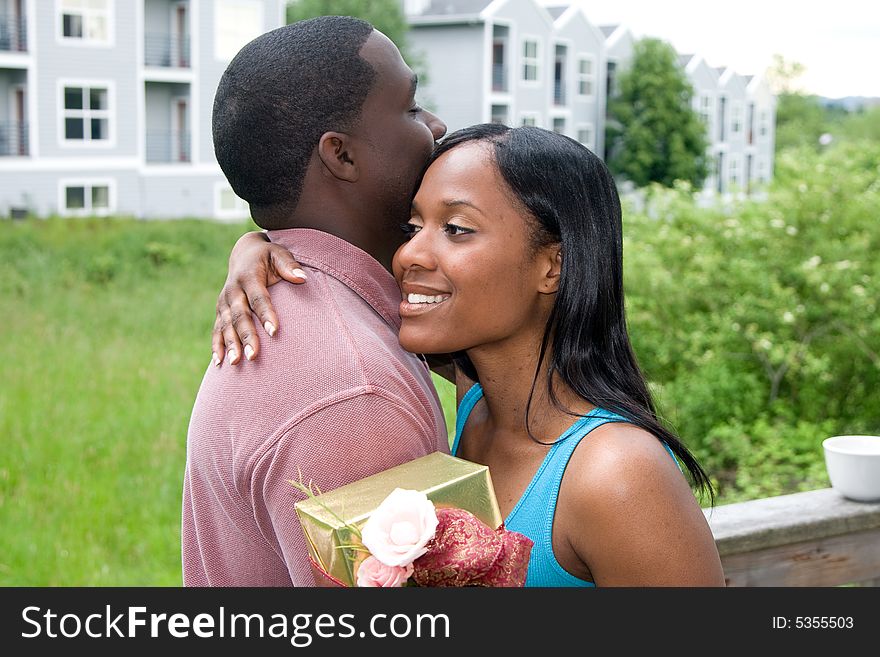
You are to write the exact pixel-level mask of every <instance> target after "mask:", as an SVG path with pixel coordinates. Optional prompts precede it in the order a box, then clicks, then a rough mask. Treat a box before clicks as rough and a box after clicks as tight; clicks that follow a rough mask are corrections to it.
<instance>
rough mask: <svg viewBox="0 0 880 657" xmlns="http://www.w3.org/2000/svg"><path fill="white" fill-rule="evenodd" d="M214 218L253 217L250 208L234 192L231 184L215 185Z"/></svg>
mask: <svg viewBox="0 0 880 657" xmlns="http://www.w3.org/2000/svg"><path fill="white" fill-rule="evenodd" d="M214 216H215V217H217V219H247V218H248V217H249V216H251V213H250V206H249V205H248V203H247V201H244V200H242V199H241V198H239V197H238V195H237V194H236V193H235V192H234V191H232V187H230V186H229V183H226V182H218V183H215V185H214Z"/></svg>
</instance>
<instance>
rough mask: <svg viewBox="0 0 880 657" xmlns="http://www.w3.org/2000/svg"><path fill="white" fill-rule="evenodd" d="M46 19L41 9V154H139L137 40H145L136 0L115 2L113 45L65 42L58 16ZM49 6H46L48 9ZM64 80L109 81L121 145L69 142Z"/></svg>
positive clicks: (38, 86) (38, 88)
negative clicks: (140, 35)
mask: <svg viewBox="0 0 880 657" xmlns="http://www.w3.org/2000/svg"><path fill="white" fill-rule="evenodd" d="M54 4H55V3H54V2H53V3H52V12H51V13H52V18H53V19H52V20H46V18H48V16H47V17H46V18H43V14H42V13H41V15H40V17H41V20H37V21H35V23H36V26H37V34H36V40H37V44H36V48H37V53H38V63H39V67H38V70H39V75H38V76H37V80H36V81H35V84H34V85H32V89H33V91H34V92H36V94H37V98H36V100H37V107H38V119H39V121H38V125H37V126H35V129H38V130H39V131H40V133H39V143H40V156H42V157H59V156H65V157H76V156H86V157H93V156H95V155H100V156H112V157H120V156H131V157H134V156H136V155H137V154H138V137H139V129H138V124H137V120H138V99H139V96H138V88H137V85H138V76H137V74H136V71H137V70H138V65H139V64H138V62H139V57H138V53H137V49H136V47H135V44H137V43H139V39H138V30H139V27H138V24H137V7H136V4H135V3H134V2H116V3H114V8H115V9H114V20H113V22H112V25H111V29H112V35H113V36H112V40H111V41H112V43H111V45H110V46H88V45H83V44H79V43H73V44H72V43H63V42H61V40H60V38H59V37H58V35H57V30H58V27H57V26H58V22H57V20H56V19H55V16H54V9H55V7H54ZM44 11H45V9H44ZM62 80H94V81H96V82H102V81H106V82H108V83H109V85H108V86H109V87H110V88H111V89H112V90H113V92H112V95H111V101H110V102H111V106H110V111H111V119H110V120H111V121H112V123H113V126H112V128H111V134H113V135H115V146H112V147H105V146H103V145H101V146H95V145H91V144H88V145H83V146H80V145H78V144H64V145H62V142H63V134H62V133H61V127H62V125H63V121H62V120H61V117H60V116H59V112H60V111H61V108H62V107H63V105H62V99H61V98H60V94H61V93H63V90H61V88H60V86H59V85H60V82H61V81H62Z"/></svg>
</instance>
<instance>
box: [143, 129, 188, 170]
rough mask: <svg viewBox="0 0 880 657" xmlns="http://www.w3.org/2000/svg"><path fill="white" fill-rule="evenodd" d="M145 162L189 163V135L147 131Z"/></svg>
mask: <svg viewBox="0 0 880 657" xmlns="http://www.w3.org/2000/svg"><path fill="white" fill-rule="evenodd" d="M146 157H147V162H151V163H168V164H170V163H175V162H190V161H191V160H192V153H191V151H190V133H189V132H176V131H173V130H147V152H146Z"/></svg>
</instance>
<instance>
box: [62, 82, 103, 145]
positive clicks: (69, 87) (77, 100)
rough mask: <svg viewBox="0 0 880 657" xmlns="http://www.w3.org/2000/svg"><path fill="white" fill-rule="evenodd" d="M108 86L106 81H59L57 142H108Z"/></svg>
mask: <svg viewBox="0 0 880 657" xmlns="http://www.w3.org/2000/svg"><path fill="white" fill-rule="evenodd" d="M110 96H111V92H110V88H109V87H108V86H107V85H106V84H81V83H70V82H67V83H62V84H61V99H60V100H61V102H60V105H61V108H62V111H61V118H62V126H61V142H62V143H63V144H87V143H99V144H109V143H110V141H111V135H110V130H111V125H110V116H111V107H110V105H111V102H110Z"/></svg>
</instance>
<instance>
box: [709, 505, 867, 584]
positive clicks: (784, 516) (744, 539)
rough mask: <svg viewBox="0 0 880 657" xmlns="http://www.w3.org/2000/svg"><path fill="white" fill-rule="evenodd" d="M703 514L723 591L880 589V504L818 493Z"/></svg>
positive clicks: (714, 510) (728, 506)
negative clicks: (743, 588) (721, 571)
mask: <svg viewBox="0 0 880 657" xmlns="http://www.w3.org/2000/svg"><path fill="white" fill-rule="evenodd" d="M704 513H705V515H706V518H707V520H708V521H709V526H710V527H711V529H712V533H713V535H714V536H715V544H716V545H717V546H718V552H719V554H720V555H721V565H722V567H723V568H724V577H725V580H726V581H727V585H728V586H839V585H844V584H859V585H861V586H880V549H878V545H880V502H874V503H865V502H851V501H849V500H847V499H844V498H843V497H841V496H840V495H839V494H838V493H837V492H836V491H835V490H834V489H832V488H823V489H820V490H811V491H807V492H805V493H794V494H792V495H780V496H778V497H768V498H764V499H759V500H751V501H749V502H740V503H736V504H726V505H722V506H718V507H715V508H714V509H711V510H710V509H705V510H704Z"/></svg>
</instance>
